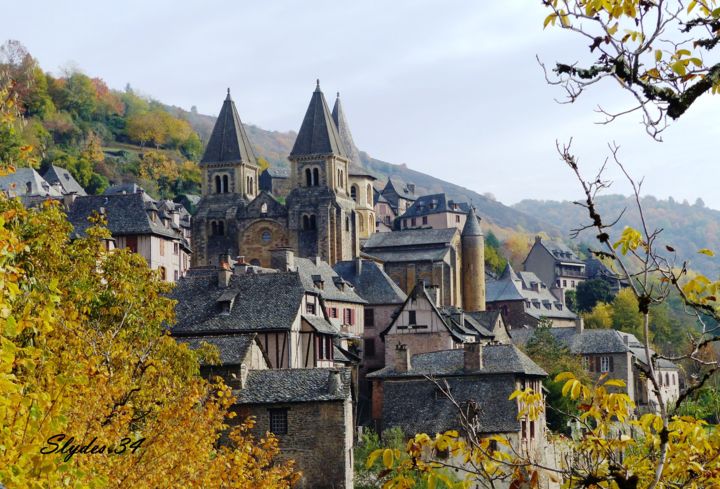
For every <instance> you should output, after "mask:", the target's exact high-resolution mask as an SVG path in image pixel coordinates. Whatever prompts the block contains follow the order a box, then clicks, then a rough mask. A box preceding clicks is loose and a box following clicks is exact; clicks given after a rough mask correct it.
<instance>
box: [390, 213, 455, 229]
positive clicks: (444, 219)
mask: <svg viewBox="0 0 720 489" xmlns="http://www.w3.org/2000/svg"><path fill="white" fill-rule="evenodd" d="M423 218H426V220H427V222H424V220H423ZM413 219H415V224H413V223H412V220H413ZM466 219H467V215H465V214H463V213H460V212H436V213H433V214H427V215H425V216H416V217H414V218H413V217H403V218H401V222H400V226H401V228H402V229H419V228H433V229H447V228H458V229H459V230H461V231H462V228H463V226H465V220H466Z"/></svg>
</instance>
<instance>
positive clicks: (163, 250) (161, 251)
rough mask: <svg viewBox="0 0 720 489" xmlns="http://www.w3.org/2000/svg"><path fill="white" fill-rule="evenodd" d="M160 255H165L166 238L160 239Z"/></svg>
mask: <svg viewBox="0 0 720 489" xmlns="http://www.w3.org/2000/svg"><path fill="white" fill-rule="evenodd" d="M160 256H165V240H164V239H162V238H161V239H160Z"/></svg>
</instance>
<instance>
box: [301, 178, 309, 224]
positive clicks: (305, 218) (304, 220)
mask: <svg viewBox="0 0 720 489" xmlns="http://www.w3.org/2000/svg"><path fill="white" fill-rule="evenodd" d="M308 171H309V170H308ZM302 228H303V229H310V217H308V216H303V217H302Z"/></svg>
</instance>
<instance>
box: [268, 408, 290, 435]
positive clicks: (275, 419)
mask: <svg viewBox="0 0 720 489" xmlns="http://www.w3.org/2000/svg"><path fill="white" fill-rule="evenodd" d="M268 412H269V415H270V416H269V417H270V431H271V432H272V433H274V434H276V435H287V432H288V416H287V414H288V410H287V409H270V410H268Z"/></svg>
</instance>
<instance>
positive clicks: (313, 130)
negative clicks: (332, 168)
mask: <svg viewBox="0 0 720 489" xmlns="http://www.w3.org/2000/svg"><path fill="white" fill-rule="evenodd" d="M314 154H322V155H326V154H334V155H337V156H343V157H347V154H346V152H345V147H344V146H343V144H342V141H341V140H340V135H339V134H338V130H337V127H336V125H335V122H334V121H333V118H332V115H331V114H330V109H329V108H328V105H327V102H326V101H325V95H323V93H322V91H321V90H320V80H318V81H317V87H316V88H315V91H314V92H313V94H312V98H311V99H310V105H309V106H308V109H307V112H305V118H304V119H303V122H302V125H301V126H300V131H299V132H298V135H297V139H295V145H294V146H293V149H292V151H291V152H290V156H301V155H314Z"/></svg>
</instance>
